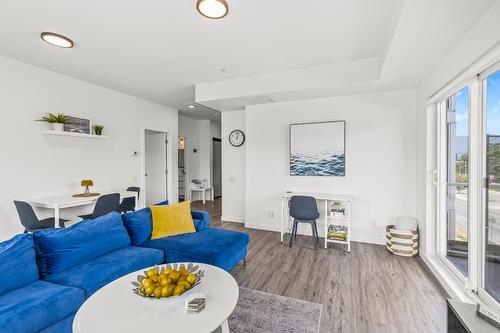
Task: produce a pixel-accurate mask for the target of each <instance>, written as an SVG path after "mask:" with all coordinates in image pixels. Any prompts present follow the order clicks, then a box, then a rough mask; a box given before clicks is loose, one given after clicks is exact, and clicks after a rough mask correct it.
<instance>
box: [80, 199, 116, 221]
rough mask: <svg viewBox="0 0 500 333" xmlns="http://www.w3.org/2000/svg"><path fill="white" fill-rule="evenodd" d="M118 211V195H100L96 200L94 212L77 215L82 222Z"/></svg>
mask: <svg viewBox="0 0 500 333" xmlns="http://www.w3.org/2000/svg"><path fill="white" fill-rule="evenodd" d="M119 209H120V193H111V194H105V195H101V196H100V197H99V198H97V201H96V203H95V207H94V211H93V212H92V214H88V215H79V217H81V218H82V219H84V220H88V219H95V218H98V217H99V216H103V215H106V214H108V213H111V212H118V211H119Z"/></svg>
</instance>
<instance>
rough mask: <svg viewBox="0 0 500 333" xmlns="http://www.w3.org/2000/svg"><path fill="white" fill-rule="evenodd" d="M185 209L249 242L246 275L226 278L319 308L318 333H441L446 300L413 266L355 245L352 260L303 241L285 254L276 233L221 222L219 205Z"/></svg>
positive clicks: (415, 262) (242, 271)
mask: <svg viewBox="0 0 500 333" xmlns="http://www.w3.org/2000/svg"><path fill="white" fill-rule="evenodd" d="M192 206H193V209H202V210H206V211H208V212H209V213H210V216H211V226H212V227H216V228H224V229H232V230H241V231H244V232H247V233H248V234H249V235H250V245H249V249H248V257H247V260H246V267H243V266H242V265H238V266H236V267H235V268H234V269H233V271H232V272H231V274H232V275H233V276H234V278H235V279H236V281H237V282H238V284H239V285H240V286H242V287H247V288H252V289H256V290H261V291H265V292H269V293H273V294H278V295H282V296H287V297H294V298H299V299H303V300H306V301H310V302H316V303H321V304H323V312H322V315H321V329H320V332H322V333H327V332H356V333H358V332H359V333H365V332H366V333H373V332H381V333H392V332H394V333H396V332H397V333H400V332H410V333H413V332H426V333H434V332H445V330H446V329H445V327H446V305H445V298H446V295H445V293H444V292H443V290H442V289H441V288H440V286H438V284H437V282H436V281H435V280H434V278H433V277H432V276H431V274H430V273H429V272H428V271H427V270H426V268H425V267H424V266H423V263H421V261H420V260H419V259H418V258H402V257H398V256H394V255H392V254H390V253H389V252H388V251H386V249H385V247H384V246H380V245H373V244H364V243H356V242H353V243H352V244H351V253H346V252H344V251H343V250H342V249H341V247H340V245H335V246H332V245H330V248H329V249H328V250H324V249H322V248H318V250H314V249H313V246H312V238H311V237H307V236H298V237H297V241H296V242H294V244H293V246H292V248H289V247H288V245H287V244H281V243H280V235H279V233H277V232H271V231H263V230H256V229H248V228H245V227H244V226H243V225H242V224H240V223H233V222H222V221H221V199H216V200H215V202H207V203H206V204H205V205H203V203H202V202H201V201H197V202H194V203H193V205H192ZM286 240H287V237H285V243H286ZM320 240H321V239H320ZM263 333H265V332H263Z"/></svg>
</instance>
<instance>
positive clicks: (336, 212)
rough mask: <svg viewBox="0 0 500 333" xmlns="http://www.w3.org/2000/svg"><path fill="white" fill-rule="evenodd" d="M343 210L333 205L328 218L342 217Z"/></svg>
mask: <svg viewBox="0 0 500 333" xmlns="http://www.w3.org/2000/svg"><path fill="white" fill-rule="evenodd" d="M344 214H345V209H344V207H342V206H340V205H333V206H332V208H331V209H330V216H335V217H344Z"/></svg>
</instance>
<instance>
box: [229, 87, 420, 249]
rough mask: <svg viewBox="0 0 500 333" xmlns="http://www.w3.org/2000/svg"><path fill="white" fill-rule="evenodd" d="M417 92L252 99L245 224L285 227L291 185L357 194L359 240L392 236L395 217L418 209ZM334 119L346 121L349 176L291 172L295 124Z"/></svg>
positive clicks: (377, 240) (355, 232)
mask: <svg viewBox="0 0 500 333" xmlns="http://www.w3.org/2000/svg"><path fill="white" fill-rule="evenodd" d="M415 100H416V98H415V91H414V90H404V91H392V92H382V93H373V94H365V95H357V96H345V97H336V98H325V99H316V100H304V101H297V102H288V103H277V104H265V105H256V106H250V107H248V108H247V110H246V119H245V127H246V135H247V143H246V186H245V187H246V198H245V200H246V205H245V211H246V218H245V224H246V225H247V226H249V227H255V228H263V229H269V230H279V225H280V216H281V214H280V210H281V202H280V195H281V193H282V192H283V191H285V190H296V191H315V192H332V193H341V194H350V195H353V196H354V197H355V202H354V204H353V207H352V237H353V240H355V241H365V242H371V243H379V244H385V226H386V225H387V224H390V223H393V222H394V220H395V218H396V217H397V216H401V215H407V216H415V214H416V212H415V202H416V199H415V187H416V185H415V177H416V176H415V175H416V172H415V166H416V161H415V158H416V153H415V145H416V141H415V137H416V133H415ZM224 119H226V115H224ZM328 120H345V121H346V177H292V176H289V147H288V142H289V136H288V129H289V124H291V123H300V122H313V121H328ZM223 125H224V127H225V126H226V124H224V121H223ZM226 197H227V195H226ZM269 212H273V214H274V217H270V215H269Z"/></svg>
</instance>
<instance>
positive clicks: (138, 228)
mask: <svg viewBox="0 0 500 333" xmlns="http://www.w3.org/2000/svg"><path fill="white" fill-rule="evenodd" d="M122 220H123V224H124V225H125V228H127V232H128V235H129V236H130V241H131V245H134V246H135V245H139V244H142V243H144V242H145V241H146V240H148V239H150V238H151V231H152V229H153V224H152V223H153V222H152V217H151V209H149V207H146V208H143V209H140V210H136V211H135V212H128V213H125V214H122Z"/></svg>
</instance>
